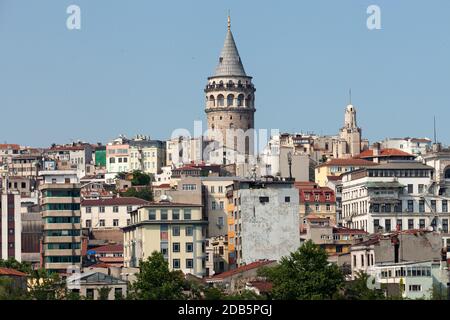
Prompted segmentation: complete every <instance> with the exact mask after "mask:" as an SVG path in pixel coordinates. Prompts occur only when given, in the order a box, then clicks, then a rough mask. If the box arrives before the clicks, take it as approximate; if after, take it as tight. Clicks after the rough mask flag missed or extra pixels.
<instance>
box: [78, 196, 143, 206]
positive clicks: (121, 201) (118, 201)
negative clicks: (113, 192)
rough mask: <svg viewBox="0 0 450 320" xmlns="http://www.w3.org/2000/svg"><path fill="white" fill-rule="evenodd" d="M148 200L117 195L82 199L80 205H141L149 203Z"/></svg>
mask: <svg viewBox="0 0 450 320" xmlns="http://www.w3.org/2000/svg"><path fill="white" fill-rule="evenodd" d="M149 203H150V202H149V201H146V200H143V199H139V198H135V197H119V198H110V199H96V200H82V201H81V205H82V206H85V207H86V206H88V207H89V206H127V205H139V206H143V205H146V204H149Z"/></svg>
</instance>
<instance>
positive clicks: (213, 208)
mask: <svg viewBox="0 0 450 320" xmlns="http://www.w3.org/2000/svg"><path fill="white" fill-rule="evenodd" d="M211 210H216V202H215V201H212V202H211Z"/></svg>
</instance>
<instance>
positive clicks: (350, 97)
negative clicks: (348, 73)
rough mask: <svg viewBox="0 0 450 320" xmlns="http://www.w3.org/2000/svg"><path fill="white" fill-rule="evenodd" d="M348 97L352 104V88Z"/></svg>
mask: <svg viewBox="0 0 450 320" xmlns="http://www.w3.org/2000/svg"><path fill="white" fill-rule="evenodd" d="M348 99H349V104H352V88H350V89H349V90H348Z"/></svg>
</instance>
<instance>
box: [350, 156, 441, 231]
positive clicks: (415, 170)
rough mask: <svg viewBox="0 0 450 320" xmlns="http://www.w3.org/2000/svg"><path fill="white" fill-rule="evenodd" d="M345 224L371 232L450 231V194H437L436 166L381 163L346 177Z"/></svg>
mask: <svg viewBox="0 0 450 320" xmlns="http://www.w3.org/2000/svg"><path fill="white" fill-rule="evenodd" d="M342 185H343V187H342V217H343V225H344V226H347V227H349V228H356V229H361V230H365V231H367V232H369V233H374V232H378V231H383V232H388V231H391V230H395V229H399V230H406V229H425V228H429V227H431V228H433V230H436V231H441V232H444V233H448V223H449V219H450V213H449V212H450V211H449V208H448V205H449V201H450V197H446V196H444V195H439V194H436V190H437V189H436V188H435V187H434V186H435V183H434V169H433V168H432V167H430V166H427V165H424V164H422V163H419V162H416V161H400V162H389V163H385V164H380V165H377V166H374V167H368V168H366V169H361V170H357V171H353V172H350V173H346V174H344V175H343V176H342Z"/></svg>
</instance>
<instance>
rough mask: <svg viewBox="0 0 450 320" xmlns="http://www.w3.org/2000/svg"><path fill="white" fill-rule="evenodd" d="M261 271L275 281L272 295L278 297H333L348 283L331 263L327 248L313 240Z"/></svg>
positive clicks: (302, 298)
mask: <svg viewBox="0 0 450 320" xmlns="http://www.w3.org/2000/svg"><path fill="white" fill-rule="evenodd" d="M259 274H260V275H262V276H265V277H267V279H268V280H269V281H271V282H272V284H273V288H272V297H273V299H278V300H320V299H332V298H333V296H335V294H336V293H337V292H338V291H339V290H340V288H342V286H343V283H344V276H343V274H342V272H341V271H340V270H339V268H338V266H337V265H335V264H330V263H329V262H328V261H327V254H326V252H325V250H324V249H322V248H321V247H319V246H318V245H315V244H314V243H313V242H312V241H311V240H308V241H307V242H305V243H304V244H303V245H302V246H301V247H300V248H299V249H298V250H297V251H296V252H293V253H291V254H290V256H289V257H283V258H282V259H281V261H280V263H279V264H278V265H277V266H275V267H266V268H262V269H261V270H260V272H259Z"/></svg>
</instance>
